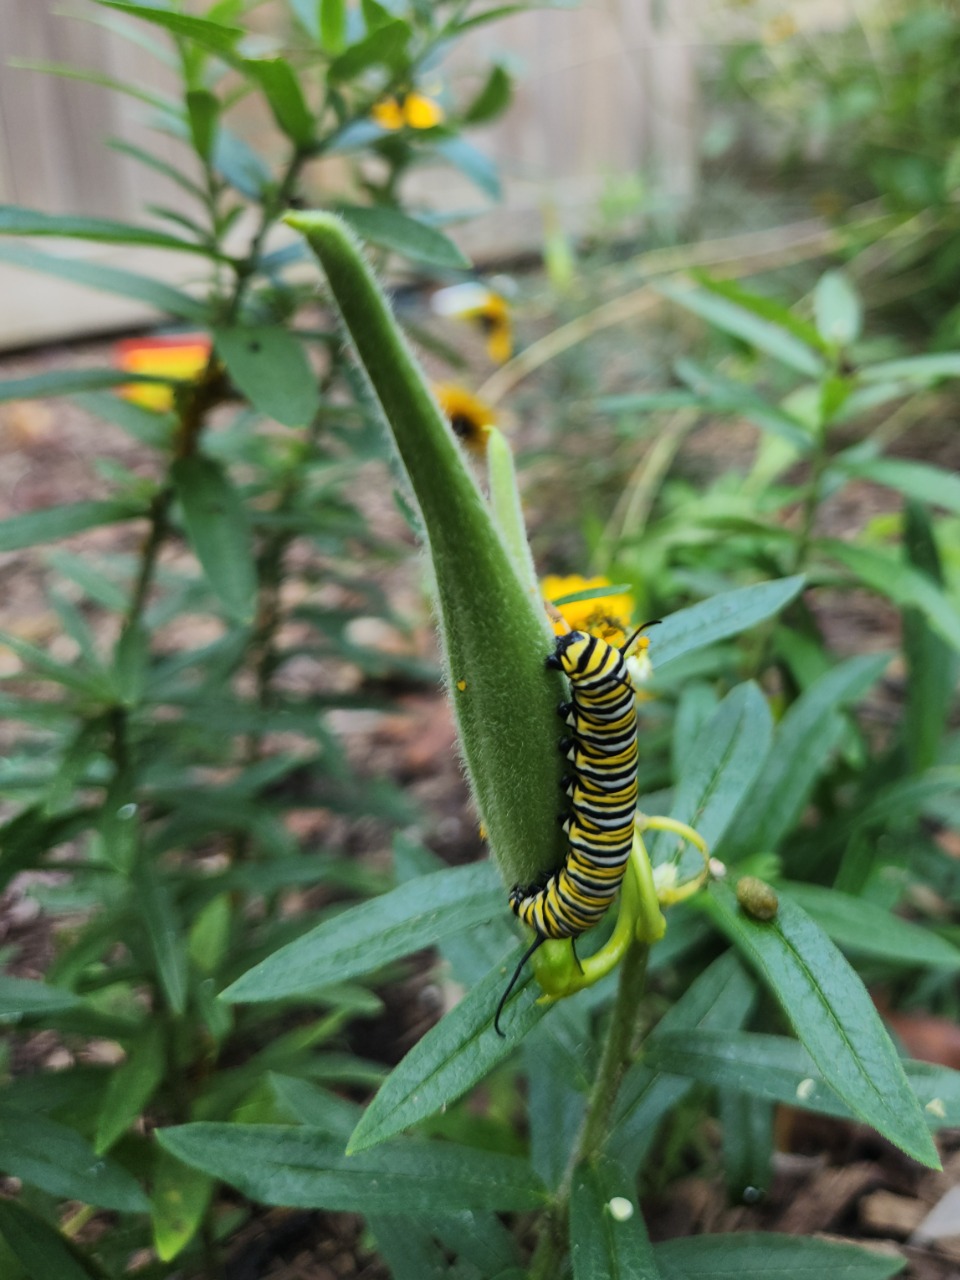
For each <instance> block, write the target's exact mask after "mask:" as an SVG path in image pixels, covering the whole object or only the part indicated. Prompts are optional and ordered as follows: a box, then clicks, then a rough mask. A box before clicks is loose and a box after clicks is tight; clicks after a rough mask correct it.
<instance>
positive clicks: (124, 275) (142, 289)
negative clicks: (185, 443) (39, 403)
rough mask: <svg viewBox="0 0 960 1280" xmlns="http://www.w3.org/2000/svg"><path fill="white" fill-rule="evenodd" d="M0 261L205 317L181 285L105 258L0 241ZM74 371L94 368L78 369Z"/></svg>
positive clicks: (203, 308) (199, 319) (200, 305)
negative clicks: (89, 258) (98, 259)
mask: <svg viewBox="0 0 960 1280" xmlns="http://www.w3.org/2000/svg"><path fill="white" fill-rule="evenodd" d="M0 262H9V263H10V264H11V265H12V266H15V267H23V268H24V269H25V270H28V271H41V272H43V273H44V274H46V275H50V276H57V277H59V279H61V280H72V281H74V282H75V283H76V284H82V285H87V286H88V288H91V289H100V290H102V291H103V292H104V293H114V294H117V295H118V296H120V297H123V298H135V299H136V300H137V301H138V302H145V303H147V305H148V306H151V307H156V309H157V310H158V311H160V312H162V313H163V314H164V315H170V316H179V317H180V318H181V319H184V320H192V321H197V322H199V323H201V324H202V323H203V322H204V321H205V320H206V317H207V307H206V304H205V303H203V302H200V301H199V300H198V299H196V298H192V297H191V296H190V294H189V293H184V291H183V290H182V289H175V288H174V287H173V286H172V285H169V284H164V282H163V281H162V280H154V279H153V278H152V277H151V276H144V275H140V274H139V273H138V272H136V271H126V270H124V269H122V268H120V267H111V266H108V265H107V264H106V263H105V262H86V261H84V260H83V259H82V258H61V257H58V256H57V255H56V254H53V253H42V252H41V251H40V250H39V249H32V248H30V246H29V245H21V244H0ZM78 372H79V373H84V372H86V373H91V372H97V371H96V370H78ZM117 380H118V381H119V379H117ZM130 380H131V379H130V377H129V375H128V376H126V377H125V378H124V381H125V382H129V381H130ZM60 394H62V393H60Z"/></svg>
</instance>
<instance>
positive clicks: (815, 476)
mask: <svg viewBox="0 0 960 1280" xmlns="http://www.w3.org/2000/svg"><path fill="white" fill-rule="evenodd" d="M828 462H829V458H828V456H827V450H826V444H825V441H824V440H823V438H822V436H821V439H820V441H819V444H818V446H817V451H816V453H815V454H814V455H813V457H812V459H811V463H810V466H811V470H810V479H809V480H808V481H807V487H806V492H805V493H804V497H803V507H802V509H801V517H800V532H799V534H798V536H797V543H796V547H795V549H794V555H793V567H792V569H791V573H802V572H803V570H804V569H805V568H806V563H807V557H808V555H809V554H810V544H811V542H812V541H813V526H814V523H815V522H816V518H817V512H818V511H819V509H820V488H821V485H822V484H823V476H824V472H825V471H826V469H827V463H828Z"/></svg>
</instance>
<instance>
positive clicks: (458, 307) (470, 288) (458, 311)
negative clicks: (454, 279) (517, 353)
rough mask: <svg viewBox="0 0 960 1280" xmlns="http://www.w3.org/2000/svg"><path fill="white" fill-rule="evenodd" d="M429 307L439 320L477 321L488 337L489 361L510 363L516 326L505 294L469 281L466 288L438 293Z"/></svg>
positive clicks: (464, 286)
mask: <svg viewBox="0 0 960 1280" xmlns="http://www.w3.org/2000/svg"><path fill="white" fill-rule="evenodd" d="M430 306H431V308H432V310H433V311H434V312H435V313H436V314H437V315H438V316H453V317H455V318H456V319H458V320H472V321H474V322H475V323H476V324H478V325H479V326H480V328H481V329H482V330H483V332H484V333H485V334H486V337H487V354H488V355H489V356H490V359H491V360H493V361H495V362H496V363H497V364H503V363H504V361H505V360H509V359H510V356H511V354H512V352H513V322H512V319H511V316H510V304H509V303H508V302H507V300H506V298H504V297H503V295H502V294H499V293H496V292H495V291H494V290H493V289H490V288H488V287H487V286H486V285H485V284H480V283H479V281H475V280H468V281H465V282H464V283H463V284H452V285H449V286H448V287H447V288H445V289H438V290H437V291H436V293H435V294H434V295H433V297H432V298H431V299H430Z"/></svg>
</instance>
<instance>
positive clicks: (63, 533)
mask: <svg viewBox="0 0 960 1280" xmlns="http://www.w3.org/2000/svg"><path fill="white" fill-rule="evenodd" d="M146 514H147V512H146V509H145V508H138V507H137V506H135V505H134V504H132V503H130V502H71V503H69V504H68V505H67V506H64V507H46V508H44V509H43V510H41V511H28V512H26V513H25V514H24V515H22V516H11V517H10V518H9V519H8V520H0V551H17V550H18V549H19V548H20V547H33V546H36V544H37V543H39V542H54V541H56V539H58V538H69V537H70V536H71V534H74V533H80V532H82V531H83V530H84V529H93V528H97V527H98V526H100V525H104V524H118V523H119V522H120V521H121V520H135V519H138V518H140V517H142V516H145V515H146Z"/></svg>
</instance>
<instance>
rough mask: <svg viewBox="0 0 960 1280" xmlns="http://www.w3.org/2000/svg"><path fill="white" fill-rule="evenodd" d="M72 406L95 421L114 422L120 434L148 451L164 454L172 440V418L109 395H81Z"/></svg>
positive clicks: (96, 392)
mask: <svg viewBox="0 0 960 1280" xmlns="http://www.w3.org/2000/svg"><path fill="white" fill-rule="evenodd" d="M74 403H75V404H77V405H79V406H80V408H81V409H83V410H84V411H85V412H87V413H89V414H92V415H93V417H95V418H103V419H104V421H105V422H114V423H116V425H117V426H118V427H120V428H122V430H124V431H126V432H127V433H128V434H129V435H131V436H133V437H134V438H135V439H137V440H140V441H141V442H142V443H143V444H145V445H147V446H149V448H151V449H163V450H168V449H169V448H170V445H171V442H172V440H173V432H174V425H175V417H174V415H173V414H172V413H157V412H156V410H154V409H144V408H143V406H142V405H139V404H132V403H131V402H130V401H129V400H123V399H121V397H120V396H118V395H114V394H113V393H112V392H110V391H85V392H80V393H79V394H77V395H75V396H74Z"/></svg>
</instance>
